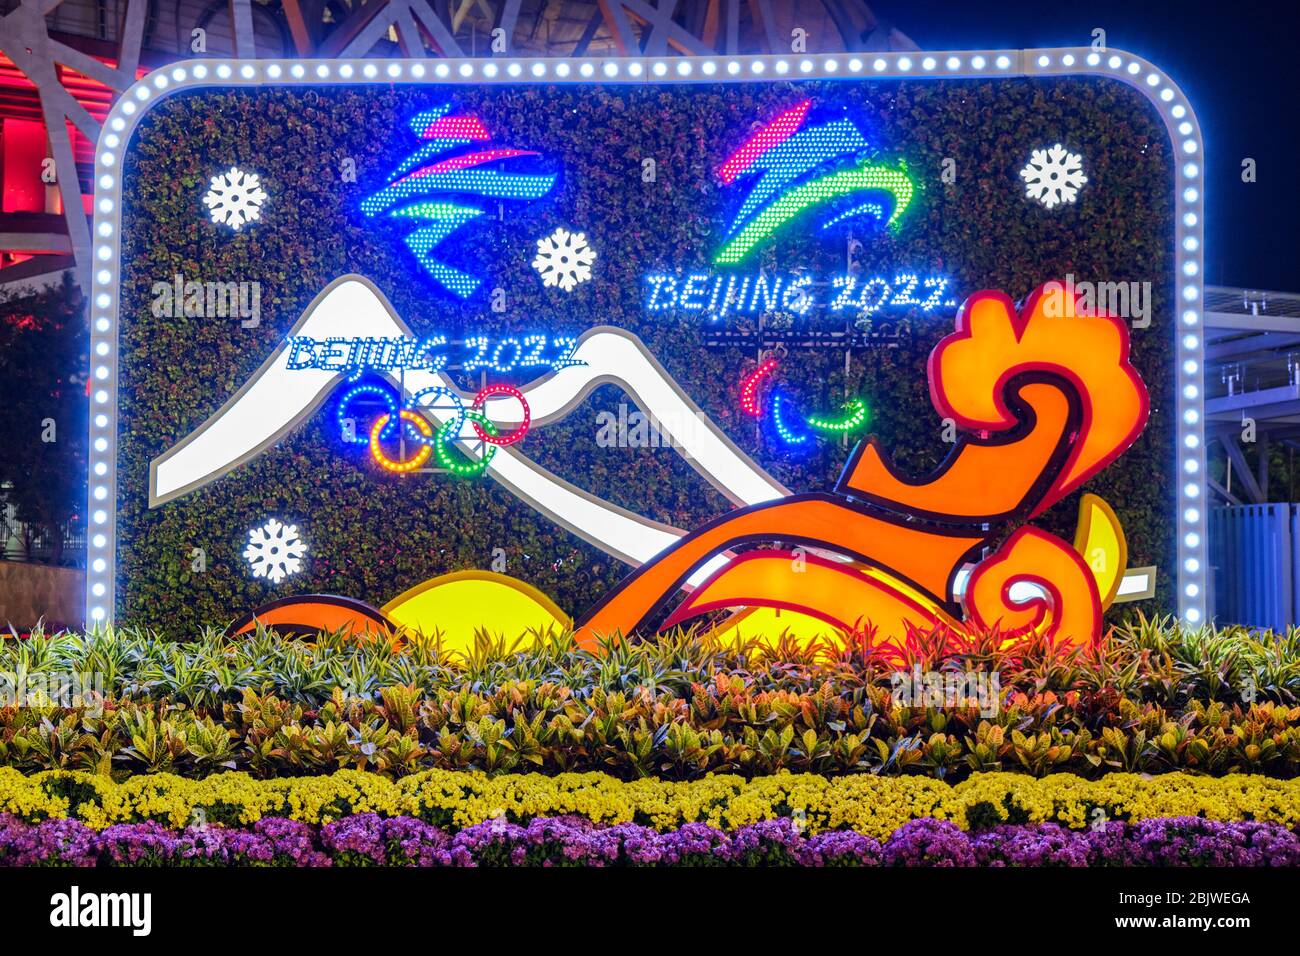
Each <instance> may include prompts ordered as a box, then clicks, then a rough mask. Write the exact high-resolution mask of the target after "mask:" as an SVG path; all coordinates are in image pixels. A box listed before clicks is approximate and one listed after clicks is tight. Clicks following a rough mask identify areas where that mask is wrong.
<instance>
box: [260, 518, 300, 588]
mask: <svg viewBox="0 0 1300 956" xmlns="http://www.w3.org/2000/svg"><path fill="white" fill-rule="evenodd" d="M306 554H307V545H306V544H304V543H303V540H302V538H300V537H298V526H297V525H294V524H288V525H287V524H283V523H281V522H279V521H277V520H276V519H275V518H268V519H267V521H266V524H264V525H262V527H260V528H254V529H252V530H251V531H249V532H248V547H247V548H245V549H244V558H245V559H246V560H247V561H248V564H249V566H250V567H251V568H252V569H253V577H255V578H266V579H267V580H269V581H270V582H271V583H272V584H279V583H280V582H281V581H283V580H284V579H285V578H287V577H288V576H289V575H291V574H297V573H298V572H299V571H301V570H302V559H303V558H304V557H305V556H306Z"/></svg>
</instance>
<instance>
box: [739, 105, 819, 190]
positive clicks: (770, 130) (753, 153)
mask: <svg viewBox="0 0 1300 956" xmlns="http://www.w3.org/2000/svg"><path fill="white" fill-rule="evenodd" d="M811 105H812V100H804V101H803V102H802V103H798V104H796V105H794V106H792V107H790V108H789V109H788V110H786V111H785V112H784V113H782V114H781V115H780V116H778V117H777V118H776V119H774V120H772V122H770V123H768V124H767V125H766V126H764V127H763V128H762V129H760V130H759V131H758V132H756V133H755V134H754V135H753V136H751V137H749V139H747V140H745V142H744V143H742V144H741V146H740V148H739V149H738V150H736V151H735V152H734V153H732V154H731V155H730V156H728V157H727V161H726V162H725V163H723V164H722V165H721V166H720V167H719V168H718V175H719V176H721V177H722V181H723V182H724V183H727V184H728V185H730V184H731V183H732V182H734V181H735V179H736V177H737V176H739V175H740V174H741V173H743V172H744V171H745V170H747V169H749V167H750V166H753V165H754V162H755V160H757V159H758V157H760V156H762V155H763V154H764V153H766V152H767V151H768V150H769V149H771V148H772V147H773V146H778V145H780V144H781V143H784V142H785V141H786V140H787V139H789V138H790V137H791V136H793V135H794V134H795V133H796V132H797V131H798V129H799V127H800V126H802V125H803V118H804V116H805V115H807V113H808V107H809V106H811Z"/></svg>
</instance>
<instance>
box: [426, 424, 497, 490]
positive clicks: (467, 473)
mask: <svg viewBox="0 0 1300 956" xmlns="http://www.w3.org/2000/svg"><path fill="white" fill-rule="evenodd" d="M465 418H466V419H469V420H471V421H476V422H478V423H479V424H480V425H482V426H483V430H484V431H485V432H487V433H488V434H489V435H491V436H492V437H494V438H495V437H496V436H497V434H498V432H497V426H496V423H495V422H493V421H491V420H490V419H489V418H488V417H487V416H486V415H484V414H483V413H482V412H476V411H474V410H473V409H466V411H465ZM453 425H456V426H457V427H459V425H460V423H458V422H457V421H456V419H454V418H453V419H452V420H451V421H449V422H445V423H444V424H443V425H442V427H440V428H439V429H438V440H437V441H436V442H434V443H433V453H434V455H435V456H436V457H437V459H438V465H439V466H440V467H442V468H445V469H446V470H447V471H450V472H451V473H452V474H454V475H459V476H460V477H462V478H474V477H477V476H478V475H481V474H483V469H485V468H486V467H487V466H488V462H490V461H491V460H492V458H493V456H495V455H496V453H497V446H496V445H487V446H486V449H485V451H484V452H483V457H482V458H480V459H479V460H478V461H471V462H466V461H465V460H463V459H462V460H461V461H456V459H455V458H453V457H452V452H451V444H452V442H453V441H455V439H454V438H449V437H448V435H447V432H448V431H450V430H451V427H452V426H453ZM456 457H460V456H456Z"/></svg>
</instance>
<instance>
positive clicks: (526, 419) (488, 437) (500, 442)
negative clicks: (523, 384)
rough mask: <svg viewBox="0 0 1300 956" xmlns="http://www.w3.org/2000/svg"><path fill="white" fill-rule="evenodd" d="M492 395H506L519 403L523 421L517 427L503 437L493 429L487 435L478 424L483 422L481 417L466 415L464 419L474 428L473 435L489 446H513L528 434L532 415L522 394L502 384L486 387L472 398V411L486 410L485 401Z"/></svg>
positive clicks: (512, 387) (510, 386)
mask: <svg viewBox="0 0 1300 956" xmlns="http://www.w3.org/2000/svg"><path fill="white" fill-rule="evenodd" d="M493 395H508V396H509V397H510V398H513V399H514V400H515V401H517V402H518V403H519V407H520V408H521V409H522V410H523V421H521V422H520V423H519V425H518V427H516V428H512V429H511V430H510V431H508V432H506V433H505V434H504V435H498V434H497V432H496V428H495V427H494V428H493V429H492V433H491V434H488V432H487V431H486V430H485V426H484V425H481V424H479V421H480V420H485V419H483V417H482V416H481V415H480V416H479V418H477V419H476V418H474V417H473V416H472V415H469V414H467V415H466V417H467V418H469V419H470V424H471V425H473V426H474V433H475V434H476V435H478V437H479V438H480V439H482V440H483V441H485V442H487V443H488V444H489V445H497V446H498V447H502V448H504V447H505V446H506V445H513V444H514V443H515V442H517V441H520V440H522V439H523V437H524V436H525V435H527V434H528V425H529V423H530V422H531V421H532V413H531V410H530V409H529V408H528V400H527V399H525V398H524V393H523V392H521V391H519V389H517V388H515V387H514V386H513V385H506V384H504V383H501V384H497V385H487V386H484V387H483V388H482V389H480V390H479V393H478V394H477V395H475V396H474V411H478V410H479V409H482V408H486V399H488V398H491V397H492V396H493Z"/></svg>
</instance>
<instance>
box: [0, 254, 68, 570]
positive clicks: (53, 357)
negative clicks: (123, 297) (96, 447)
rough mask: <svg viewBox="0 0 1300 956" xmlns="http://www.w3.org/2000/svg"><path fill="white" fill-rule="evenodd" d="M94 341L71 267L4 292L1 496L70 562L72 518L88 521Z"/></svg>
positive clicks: (53, 552)
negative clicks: (32, 285) (23, 289)
mask: <svg viewBox="0 0 1300 956" xmlns="http://www.w3.org/2000/svg"><path fill="white" fill-rule="evenodd" d="M87 342H88V336H87V329H86V318H85V309H84V302H83V300H82V297H81V293H80V291H79V290H78V288H77V286H76V284H75V283H74V282H73V280H72V275H71V273H65V274H64V276H63V279H62V281H61V282H60V283H59V284H58V285H56V286H53V287H51V288H49V289H47V290H44V291H42V292H40V293H38V294H36V295H31V294H30V293H28V294H14V295H10V296H7V297H6V298H5V299H3V300H0V435H4V438H5V453H4V454H3V455H0V496H3V498H4V500H5V502H6V503H7V504H10V505H12V506H13V508H14V511H15V516H16V517H17V519H18V520H19V521H22V522H25V523H26V524H28V525H30V526H32V527H33V528H35V529H40V530H43V531H45V532H46V533H47V534H48V535H49V540H50V563H51V564H59V563H61V562H62V559H63V545H64V539H63V535H64V531H65V529H66V528H67V527H68V526H69V523H70V522H76V521H84V510H85V501H86V441H87V437H86V431H87V427H86V409H87V402H86V381H87V374H86V369H87V367H88V361H87V359H88V352H87Z"/></svg>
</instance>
